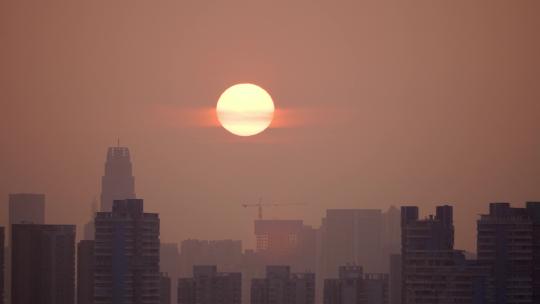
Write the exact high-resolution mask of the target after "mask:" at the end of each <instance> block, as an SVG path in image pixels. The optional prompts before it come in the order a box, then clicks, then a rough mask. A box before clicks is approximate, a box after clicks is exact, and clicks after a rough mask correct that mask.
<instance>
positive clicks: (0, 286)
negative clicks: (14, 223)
mask: <svg viewBox="0 0 540 304" xmlns="http://www.w3.org/2000/svg"><path fill="white" fill-rule="evenodd" d="M5 234H6V233H5V230H4V227H0V249H2V251H1V252H0V304H4V297H5V295H4V276H5V273H4V271H5V268H4V265H5V264H4V263H5V262H4V252H5V250H4V247H5V244H4V240H5Z"/></svg>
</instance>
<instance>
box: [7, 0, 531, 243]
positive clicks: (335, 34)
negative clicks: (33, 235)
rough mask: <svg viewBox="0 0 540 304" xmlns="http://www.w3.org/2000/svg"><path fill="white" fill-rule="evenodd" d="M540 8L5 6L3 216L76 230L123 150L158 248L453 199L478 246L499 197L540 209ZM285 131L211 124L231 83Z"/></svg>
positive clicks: (466, 238) (462, 230)
mask: <svg viewBox="0 0 540 304" xmlns="http://www.w3.org/2000/svg"><path fill="white" fill-rule="evenodd" d="M539 15H540V2H538V1H535V0H530V1H428V0H425V1H396V2H395V3H393V4H389V3H381V2H380V1H373V2H371V1H370V2H369V3H368V2H362V1H339V2H336V1H308V2H300V1H283V2H280V1H277V2H276V1H270V2H264V3H263V2H261V1H240V2H237V1H163V2H161V1H160V2H155V1H148V2H131V1H126V2H123V3H121V2H114V3H113V2H101V1H2V2H1V3H0V45H1V47H0V67H1V68H0V143H1V144H0V201H1V202H3V203H2V204H0V208H1V209H0V214H1V217H2V219H1V223H2V225H5V224H6V223H7V202H8V194H9V193H18V192H36V193H45V194H46V221H47V222H48V223H64V224H77V225H79V231H78V234H79V236H80V235H81V230H80V225H81V224H83V223H84V222H86V221H87V220H88V219H89V218H90V210H91V203H92V200H93V198H94V197H96V199H97V200H98V201H99V195H100V178H101V176H102V175H103V173H104V172H103V170H104V163H105V158H106V152H107V148H108V147H109V146H115V145H116V141H117V138H120V141H121V145H122V146H126V147H129V148H130V151H131V159H132V162H133V170H134V171H133V174H134V176H135V189H136V193H137V196H138V197H139V198H143V199H144V200H145V209H146V210H148V211H149V212H159V213H160V218H161V239H162V240H163V241H167V242H179V241H181V240H182V239H186V238H188V237H191V238H203V239H224V238H232V239H241V240H243V241H244V247H253V246H254V237H253V220H254V219H255V218H256V216H257V210H256V208H242V207H241V206H240V205H241V204H242V203H255V202H257V201H258V199H259V197H262V199H263V201H267V202H274V201H275V202H283V203H287V202H290V203H303V202H305V203H308V205H294V206H283V207H269V208H266V209H264V210H263V212H264V216H265V217H267V218H282V219H293V218H298V219H304V220H305V221H306V222H307V223H308V224H312V225H314V226H318V225H319V224H320V219H321V217H322V216H323V215H324V210H325V209H327V208H345V207H347V208H355V207H356V208H381V209H387V208H388V207H389V206H390V205H396V206H399V205H401V204H408V205H418V206H420V208H421V213H424V214H425V213H428V212H434V206H435V205H437V204H440V203H445V202H449V203H452V204H453V205H454V206H455V208H454V214H455V224H456V248H463V249H474V248H475V239H476V233H475V227H476V223H475V221H476V219H477V214H479V213H483V212H487V208H488V203H489V202H491V201H510V202H513V203H516V204H517V205H519V206H522V204H523V202H524V201H526V200H540V187H539V185H540V135H539V134H540V133H539V131H540V83H539V80H540V56H539V54H540V34H539V29H540V18H539V17H538V16H539ZM243 82H250V83H255V84H258V85H260V86H262V87H263V88H265V89H266V90H267V91H268V92H269V93H270V94H271V95H272V98H273V99H274V102H275V105H276V109H277V111H276V118H275V119H276V120H275V124H274V125H273V126H271V127H270V128H269V129H267V130H266V131H264V132H263V133H261V134H259V135H257V136H255V137H251V138H240V137H236V136H234V135H232V134H230V133H229V132H227V131H226V130H224V129H222V128H220V127H218V126H216V123H215V116H213V115H214V112H213V110H212V109H213V108H214V107H215V104H216V102H217V99H218V97H219V95H220V94H221V93H222V92H223V90H225V89H226V88H227V87H229V86H231V85H232V84H235V83H243Z"/></svg>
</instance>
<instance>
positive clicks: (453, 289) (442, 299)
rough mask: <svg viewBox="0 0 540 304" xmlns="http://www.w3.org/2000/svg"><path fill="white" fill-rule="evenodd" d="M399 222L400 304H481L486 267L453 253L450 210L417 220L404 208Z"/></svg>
mask: <svg viewBox="0 0 540 304" xmlns="http://www.w3.org/2000/svg"><path fill="white" fill-rule="evenodd" d="M401 219H402V221H401V225H402V226H401V237H402V251H401V259H402V260H401V264H402V273H401V275H402V292H401V296H402V303H403V304H409V303H484V302H485V300H486V298H487V296H486V294H485V289H486V281H487V279H486V277H487V270H486V269H487V268H486V267H482V266H479V265H477V263H476V261H469V260H466V259H465V255H464V253H463V251H459V250H454V225H453V210H452V207H451V206H447V205H445V206H438V207H437V208H436V214H435V216H433V215H430V216H428V217H427V218H425V219H419V216H418V207H408V206H404V207H401Z"/></svg>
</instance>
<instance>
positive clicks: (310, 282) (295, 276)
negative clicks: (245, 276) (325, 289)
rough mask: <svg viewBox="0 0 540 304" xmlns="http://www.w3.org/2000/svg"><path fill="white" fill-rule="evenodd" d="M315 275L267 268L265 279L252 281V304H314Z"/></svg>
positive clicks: (285, 268) (286, 268)
mask: <svg viewBox="0 0 540 304" xmlns="http://www.w3.org/2000/svg"><path fill="white" fill-rule="evenodd" d="M314 303H315V274H314V273H291V272H290V267H289V266H267V267H266V277H265V278H264V279H252V280H251V304H314Z"/></svg>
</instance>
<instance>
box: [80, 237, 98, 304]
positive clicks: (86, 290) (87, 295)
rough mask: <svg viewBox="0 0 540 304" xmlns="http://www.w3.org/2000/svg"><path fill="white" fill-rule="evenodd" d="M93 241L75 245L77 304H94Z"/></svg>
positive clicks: (83, 241)
mask: <svg viewBox="0 0 540 304" xmlns="http://www.w3.org/2000/svg"><path fill="white" fill-rule="evenodd" d="M94 265H95V257H94V241H92V240H82V241H79V243H78V244H77V304H93V303H94V270H95V269H94Z"/></svg>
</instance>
